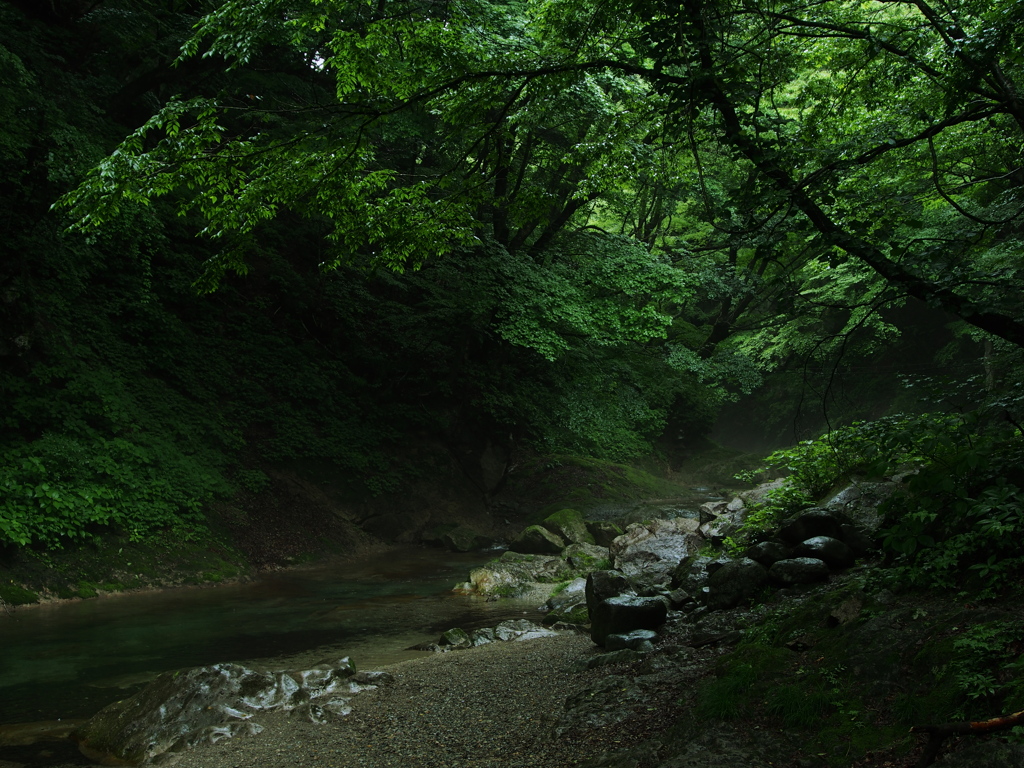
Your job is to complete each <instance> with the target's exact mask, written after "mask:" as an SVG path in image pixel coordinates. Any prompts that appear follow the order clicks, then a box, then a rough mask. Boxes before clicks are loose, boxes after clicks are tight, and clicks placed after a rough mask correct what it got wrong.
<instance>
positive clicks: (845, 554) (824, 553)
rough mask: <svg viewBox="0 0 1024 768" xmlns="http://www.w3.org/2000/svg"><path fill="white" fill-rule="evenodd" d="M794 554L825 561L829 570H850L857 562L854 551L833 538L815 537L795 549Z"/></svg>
mask: <svg viewBox="0 0 1024 768" xmlns="http://www.w3.org/2000/svg"><path fill="white" fill-rule="evenodd" d="M793 554H795V555H796V556H797V557H816V558H817V559H819V560H824V561H825V562H826V563H827V564H828V567H829V568H834V569H837V570H841V569H843V568H849V567H850V566H851V565H853V563H854V560H856V557H854V554H853V550H851V549H850V548H849V547H848V546H846V544H844V543H843V542H841V541H840V540H839V539H834V538H832V537H831V536H813V537H812V538H809V539H807V540H806V541H803V542H801V543H800V544H798V545H797V546H796V547H794V548H793Z"/></svg>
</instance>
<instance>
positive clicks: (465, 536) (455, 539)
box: [440, 525, 494, 552]
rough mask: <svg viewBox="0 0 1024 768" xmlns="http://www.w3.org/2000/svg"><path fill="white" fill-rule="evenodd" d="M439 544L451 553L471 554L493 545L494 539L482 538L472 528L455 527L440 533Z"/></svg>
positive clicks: (482, 536)
mask: <svg viewBox="0 0 1024 768" xmlns="http://www.w3.org/2000/svg"><path fill="white" fill-rule="evenodd" d="M440 543H441V545H442V546H444V548H445V549H448V550H451V551H452V552H473V551H475V550H478V549H486V548H487V547H489V546H491V545H493V544H494V539H491V538H490V537H488V536H484V535H483V534H481V533H478V532H477V531H474V530H473V529H472V528H468V527H466V526H464V525H457V526H455V527H454V528H449V529H448V530H445V531H444V532H443V533H441V535H440Z"/></svg>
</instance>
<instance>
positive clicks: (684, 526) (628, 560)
mask: <svg viewBox="0 0 1024 768" xmlns="http://www.w3.org/2000/svg"><path fill="white" fill-rule="evenodd" d="M699 526H700V522H699V521H698V520H695V519H693V518H688V517H677V518H675V519H673V520H651V521H649V522H647V523H633V524H632V525H630V526H629V527H627V528H626V532H625V533H624V534H623V535H622V536H619V537H618V538H617V539H615V541H613V542H612V545H611V547H609V551H610V553H611V556H612V563H613V565H614V566H615V568H616V570H619V571H622V572H623V573H624V574H626V575H627V576H630V577H635V578H639V579H640V580H642V581H644V582H645V583H649V584H667V583H668V582H669V581H670V580H671V578H672V572H673V571H674V570H675V569H676V566H678V565H679V561H680V560H683V559H684V558H687V557H690V556H691V555H695V554H697V552H698V550H700V548H701V546H702V545H703V544H704V539H703V537H702V536H701V535H700V534H699V533H697V529H698V528H699Z"/></svg>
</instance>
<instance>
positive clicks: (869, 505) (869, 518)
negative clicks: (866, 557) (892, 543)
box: [823, 482, 900, 534]
mask: <svg viewBox="0 0 1024 768" xmlns="http://www.w3.org/2000/svg"><path fill="white" fill-rule="evenodd" d="M899 488H900V484H899V483H894V482H882V483H851V484H850V485H848V486H846V487H845V488H843V489H842V490H840V491H838V492H837V493H835V494H834V495H833V496H831V497H829V498H828V499H827V500H826V501H825V504H824V505H823V506H824V507H825V509H827V510H829V511H830V512H840V513H842V514H844V515H845V516H847V517H849V518H850V519H851V520H852V521H853V522H854V523H855V524H856V525H857V527H859V528H860V529H861V530H863V531H865V532H867V533H869V534H873V533H875V532H876V531H877V530H878V527H879V526H880V525H881V524H882V516H881V514H880V513H879V511H878V507H879V506H880V505H881V504H882V502H884V501H886V500H887V499H888V498H889V497H890V496H892V495H893V494H894V493H896V491H897V490H899Z"/></svg>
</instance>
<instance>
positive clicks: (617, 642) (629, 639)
mask: <svg viewBox="0 0 1024 768" xmlns="http://www.w3.org/2000/svg"><path fill="white" fill-rule="evenodd" d="M657 639H658V633H657V632H655V631H653V630H650V629H636V630H633V631H632V632H629V633H628V634H625V635H608V637H606V638H605V640H604V647H605V650H607V651H621V650H622V649H623V648H629V649H630V650H633V651H637V652H638V653H647V652H649V651H653V650H654V641H655V640H657Z"/></svg>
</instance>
